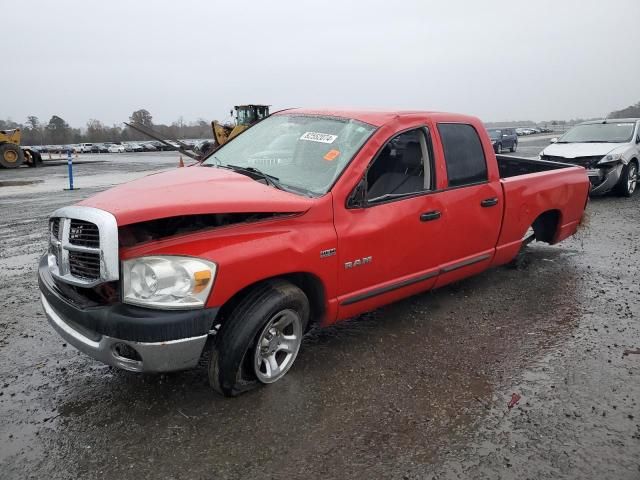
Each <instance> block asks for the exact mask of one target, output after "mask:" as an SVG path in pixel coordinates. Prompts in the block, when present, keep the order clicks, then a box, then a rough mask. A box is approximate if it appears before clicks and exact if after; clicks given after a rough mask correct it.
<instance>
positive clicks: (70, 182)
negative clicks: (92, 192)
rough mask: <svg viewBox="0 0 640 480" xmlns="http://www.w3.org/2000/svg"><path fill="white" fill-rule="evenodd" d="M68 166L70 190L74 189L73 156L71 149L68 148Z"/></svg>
mask: <svg viewBox="0 0 640 480" xmlns="http://www.w3.org/2000/svg"><path fill="white" fill-rule="evenodd" d="M67 168H68V169H69V190H73V158H72V156H71V149H69V150H67Z"/></svg>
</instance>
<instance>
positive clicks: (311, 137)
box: [300, 132, 338, 143]
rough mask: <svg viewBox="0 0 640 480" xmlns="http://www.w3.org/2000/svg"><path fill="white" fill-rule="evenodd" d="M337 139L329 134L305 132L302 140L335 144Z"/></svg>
mask: <svg viewBox="0 0 640 480" xmlns="http://www.w3.org/2000/svg"><path fill="white" fill-rule="evenodd" d="M336 138H338V136H337V135H330V134H328V133H318V132H304V134H303V135H302V136H301V137H300V140H308V141H310V142H320V143H333V141H334V140H335V139H336Z"/></svg>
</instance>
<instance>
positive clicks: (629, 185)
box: [616, 160, 638, 197]
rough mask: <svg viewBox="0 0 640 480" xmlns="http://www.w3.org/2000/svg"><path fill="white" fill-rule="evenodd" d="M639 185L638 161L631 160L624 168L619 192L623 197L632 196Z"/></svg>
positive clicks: (618, 186) (618, 188)
mask: <svg viewBox="0 0 640 480" xmlns="http://www.w3.org/2000/svg"><path fill="white" fill-rule="evenodd" d="M637 186H638V162H637V160H631V161H630V162H629V163H628V164H627V165H626V166H625V167H624V168H623V169H622V175H621V176H620V180H619V181H618V185H617V186H616V188H617V190H618V193H619V194H620V195H622V196H623V197H630V196H631V195H633V193H634V192H635V191H636V187H637Z"/></svg>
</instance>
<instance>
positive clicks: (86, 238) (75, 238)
mask: <svg viewBox="0 0 640 480" xmlns="http://www.w3.org/2000/svg"><path fill="white" fill-rule="evenodd" d="M69 243H70V244H72V245H80V246H82V247H91V248H100V232H99V231H98V226H97V225H95V224H94V223H91V222H85V221H84V220H77V219H75V218H72V219H71V224H70V227H69Z"/></svg>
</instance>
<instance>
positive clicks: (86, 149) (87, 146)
mask: <svg viewBox="0 0 640 480" xmlns="http://www.w3.org/2000/svg"><path fill="white" fill-rule="evenodd" d="M92 149H93V143H81V144H80V145H78V151H79V152H80V153H91V150H92Z"/></svg>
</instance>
